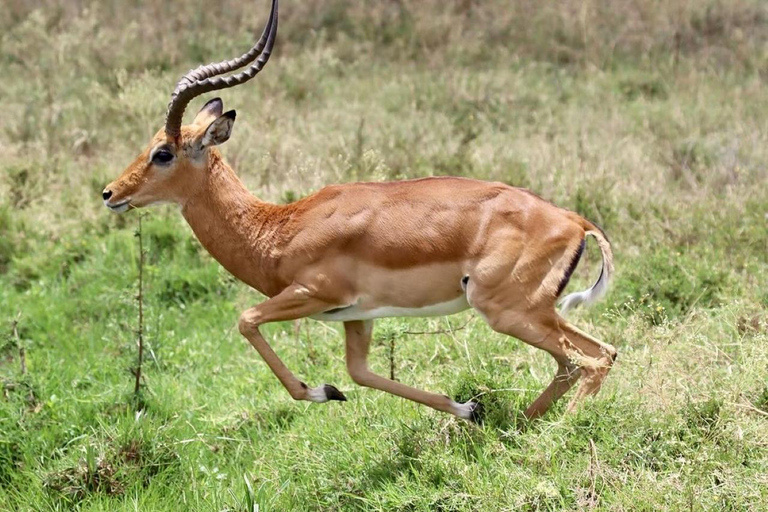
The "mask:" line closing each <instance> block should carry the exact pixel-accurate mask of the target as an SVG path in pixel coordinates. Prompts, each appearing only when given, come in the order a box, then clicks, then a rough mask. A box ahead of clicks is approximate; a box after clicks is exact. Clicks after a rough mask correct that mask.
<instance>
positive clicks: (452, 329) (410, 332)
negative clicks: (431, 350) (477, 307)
mask: <svg viewBox="0 0 768 512" xmlns="http://www.w3.org/2000/svg"><path fill="white" fill-rule="evenodd" d="M474 319H475V317H472V318H470V319H469V320H467V321H466V323H464V324H463V325H461V326H459V327H449V328H448V329H439V330H437V331H403V334H451V333H453V332H456V331H461V330H463V329H466V328H467V326H469V324H470V323H471V322H472V320H474Z"/></svg>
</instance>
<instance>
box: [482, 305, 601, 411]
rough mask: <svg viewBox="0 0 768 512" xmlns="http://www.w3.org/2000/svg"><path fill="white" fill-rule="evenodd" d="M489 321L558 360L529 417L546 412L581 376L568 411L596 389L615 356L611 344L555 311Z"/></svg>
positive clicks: (502, 330) (494, 326)
mask: <svg viewBox="0 0 768 512" xmlns="http://www.w3.org/2000/svg"><path fill="white" fill-rule="evenodd" d="M490 320H491V326H492V327H493V329H494V330H496V331H498V332H501V333H504V334H509V335H511V336H514V337H516V338H518V339H520V340H522V341H524V342H526V343H528V344H529V345H532V346H534V347H537V348H540V349H542V350H546V351H547V352H549V353H550V354H551V355H552V357H554V358H555V360H556V361H557V373H555V377H554V379H553V380H552V382H551V383H550V384H549V386H548V387H547V388H546V389H545V390H544V392H543V393H542V394H541V395H540V396H539V397H538V398H537V399H536V400H535V401H534V402H533V403H532V404H531V405H530V406H529V407H528V409H526V411H525V415H526V417H528V418H537V417H539V416H541V415H543V414H544V413H545V412H547V410H548V409H549V408H550V406H551V405H552V404H553V403H554V402H555V401H557V400H558V399H559V398H560V397H561V396H563V395H564V394H565V393H566V392H567V391H568V390H569V389H570V388H571V387H572V386H573V385H574V384H575V383H576V381H578V380H579V377H582V381H581V384H580V385H579V389H578V390H577V392H576V394H575V395H574V397H573V399H572V400H571V402H570V403H569V404H568V411H572V410H573V409H574V408H575V406H576V405H577V403H578V402H579V401H581V400H582V399H583V398H584V397H585V396H587V395H591V394H595V393H597V391H599V389H600V386H601V384H602V382H603V380H604V379H605V377H606V376H607V375H608V371H610V369H611V364H612V363H613V359H614V358H615V354H616V350H615V349H614V348H613V347H611V346H610V345H607V344H604V343H602V342H599V341H597V340H594V339H593V338H590V337H588V336H587V335H585V334H583V333H582V332H581V331H579V330H578V329H576V328H575V327H573V326H571V325H570V324H568V323H567V322H565V321H564V320H561V319H559V318H557V317H556V316H555V315H554V313H553V314H552V315H551V316H549V317H545V318H538V319H536V318H534V317H533V315H531V316H529V317H528V318H525V319H522V318H521V317H520V315H515V314H509V315H502V318H501V319H499V318H492V319H490Z"/></svg>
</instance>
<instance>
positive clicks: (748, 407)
mask: <svg viewBox="0 0 768 512" xmlns="http://www.w3.org/2000/svg"><path fill="white" fill-rule="evenodd" d="M731 405H735V406H736V407H738V408H740V409H746V410H748V411H752V412H755V413H757V414H759V415H761V416H766V417H768V412H765V411H763V410H762V409H758V408H757V407H755V406H754V405H752V404H744V403H736V402H732V403H731Z"/></svg>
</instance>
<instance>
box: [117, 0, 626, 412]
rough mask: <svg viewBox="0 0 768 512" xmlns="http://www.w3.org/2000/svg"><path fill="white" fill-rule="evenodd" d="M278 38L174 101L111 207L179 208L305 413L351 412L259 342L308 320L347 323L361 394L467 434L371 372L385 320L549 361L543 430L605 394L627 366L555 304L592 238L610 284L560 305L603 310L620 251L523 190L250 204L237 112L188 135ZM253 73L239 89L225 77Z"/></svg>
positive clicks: (537, 404)
mask: <svg viewBox="0 0 768 512" xmlns="http://www.w3.org/2000/svg"><path fill="white" fill-rule="evenodd" d="M276 33H277V0H273V1H272V8H271V12H270V15H269V20H268V21H267V24H266V28H265V29H264V32H263V34H262V35H261V38H260V39H259V41H258V42H257V43H256V45H255V46H253V47H252V48H251V49H250V50H249V51H248V52H247V53H245V54H244V55H243V56H241V57H240V58H238V59H234V60H230V61H224V62H220V63H216V64H209V65H206V66H200V67H198V68H197V69H194V70H192V71H190V72H189V73H187V74H186V75H184V76H183V77H182V78H181V80H180V81H179V83H178V84H177V86H176V89H175V90H174V92H173V94H172V96H171V101H170V104H169V105H168V111H167V113H166V119H165V127H164V128H163V129H161V130H160V131H159V132H158V133H157V134H156V135H155V136H154V137H153V138H152V141H151V142H150V143H149V145H148V146H147V148H146V149H145V150H144V152H143V153H141V154H140V155H139V156H138V158H136V160H135V161H134V162H133V163H132V164H130V165H129V166H128V168H127V169H125V171H123V173H122V175H121V176H120V177H119V178H118V179H117V180H115V181H114V182H112V183H110V184H109V185H108V186H107V187H106V188H105V189H104V192H103V199H104V204H105V206H106V207H107V208H109V209H110V210H112V211H113V212H118V213H121V212H125V211H126V210H128V209H130V208H141V207H143V206H147V205H150V204H154V203H161V202H172V203H176V204H178V205H179V206H180V207H181V212H182V214H183V215H184V218H185V219H186V220H187V222H188V223H189V225H190V226H191V227H192V230H193V231H194V233H195V235H196V236H197V238H198V239H199V240H200V242H201V243H202V245H203V246H204V247H205V248H206V249H207V250H208V252H209V253H210V254H211V255H212V256H213V257H214V258H216V259H217V260H218V261H219V262H220V263H221V264H222V265H223V266H224V268H226V269H227V270H228V271H229V272H231V273H232V274H233V275H234V276H235V277H237V278H238V279H240V280H241V281H243V282H244V283H246V284H247V285H249V286H251V287H253V288H255V289H256V290H258V291H259V292H261V293H263V294H264V295H266V296H268V297H269V299H267V300H265V301H264V302H262V303H261V304H258V305H256V306H254V307H252V308H249V309H247V310H245V311H244V312H243V313H242V315H241V316H240V321H239V328H240V332H241V333H242V334H243V336H245V337H246V338H247V339H248V341H249V342H250V343H251V345H253V347H254V348H255V349H256V350H257V351H258V353H259V354H260V356H261V357H262V358H263V359H264V361H265V362H266V363H267V365H269V367H270V369H271V370H272V372H274V374H275V376H276V377H277V378H278V379H279V380H280V382H281V383H282V384H283V386H285V388H286V389H287V390H288V392H289V393H290V395H291V396H292V397H293V398H294V399H296V400H309V401H312V402H326V401H328V400H346V398H345V397H344V395H343V394H342V393H341V392H340V391H339V390H338V389H337V388H336V387H334V386H331V385H328V384H325V385H321V386H317V387H311V386H308V385H307V384H305V383H304V382H302V381H301V380H299V379H298V378H297V377H296V376H295V375H294V374H293V373H292V372H291V371H290V370H289V369H288V368H287V367H286V366H285V364H283V362H282V361H281V360H280V358H279V357H278V356H277V354H275V352H274V351H273V350H272V348H271V347H270V346H269V344H268V343H267V341H266V340H265V339H264V337H263V336H262V334H261V333H260V332H259V327H260V326H261V325H263V324H266V323H268V322H279V321H285V320H294V319H299V318H305V317H309V318H314V319H318V320H326V321H330V320H334V321H340V322H343V323H344V332H345V336H346V363H347V370H348V371H349V375H350V376H351V377H352V380H354V381H355V382H356V383H357V384H360V385H362V386H369V387H372V388H376V389H379V390H382V391H386V392H388V393H392V394H395V395H398V396H400V397H403V398H407V399H409V400H413V401H415V402H419V403H421V404H424V405H428V406H430V407H432V408H434V409H437V410H439V411H445V412H449V413H451V414H454V415H456V416H459V417H461V418H467V419H471V418H475V416H476V414H477V412H478V411H477V408H478V405H477V403H476V402H474V401H468V402H466V403H457V402H455V401H454V400H452V399H450V398H449V397H447V396H445V395H440V394H434V393H429V392H426V391H421V390H419V389H415V388H412V387H409V386H407V385H405V384H402V383H400V382H395V381H392V380H389V379H386V378H384V377H382V376H380V375H376V374H374V373H372V372H371V371H370V370H369V369H368V365H367V362H366V360H367V357H368V351H369V347H370V342H371V331H372V328H373V321H374V320H375V319H376V318H384V317H395V316H412V317H425V316H436V315H449V314H452V313H457V312H459V311H462V310H465V309H467V308H470V307H471V308H474V309H475V310H476V311H477V312H478V313H479V314H480V316H481V317H482V318H483V319H485V320H486V321H487V322H488V324H489V325H490V326H491V327H492V328H493V329H494V330H495V331H497V332H500V333H503V334H507V335H510V336H514V337H516V338H519V339H521V340H522V341H524V342H526V343H529V344H531V345H533V346H535V347H538V348H541V349H543V350H545V351H547V352H549V353H550V354H551V355H552V356H553V357H554V358H555V360H556V361H557V372H556V373H555V376H554V379H553V380H552V383H551V384H550V385H549V386H548V387H547V388H546V390H544V392H543V393H542V394H541V396H539V397H538V398H537V399H536V400H535V401H534V402H533V404H532V405H531V406H530V407H528V409H527V410H526V411H525V414H526V415H527V416H528V417H529V418H534V417H538V416H540V415H542V414H544V413H545V412H546V411H547V409H548V408H549V407H550V405H551V404H552V403H553V402H554V401H555V400H557V399H558V398H560V397H561V396H562V395H563V394H564V393H565V392H566V391H568V389H569V388H570V387H571V386H573V384H574V383H575V382H576V381H577V380H578V379H579V378H580V377H581V378H582V380H581V383H580V385H579V388H578V390H577V392H576V394H575V396H574V397H573V399H572V400H571V402H570V404H569V409H571V408H573V407H574V406H575V404H577V402H579V401H580V400H581V399H582V398H584V397H585V396H587V395H591V394H594V393H596V392H597V391H598V390H599V389H600V386H601V384H602V382H603V380H604V379H605V377H606V375H607V374H608V372H609V370H610V368H611V365H612V363H613V361H614V359H615V358H616V350H615V349H614V348H613V347H612V346H611V345H608V344H606V343H602V342H600V341H598V340H596V339H595V338H593V337H591V336H589V335H588V334H585V333H584V332H582V331H580V330H578V329H577V328H575V327H573V326H572V325H571V324H569V323H568V322H566V321H565V320H564V319H562V318H561V317H560V316H558V314H557V313H556V311H555V303H556V301H557V299H558V297H559V295H560V294H561V292H562V291H563V288H564V287H565V285H566V283H567V282H568V279H569V277H570V275H571V273H572V272H573V270H574V268H575V267H576V265H577V263H578V261H579V258H580V256H581V254H582V252H583V251H584V247H585V245H586V236H587V235H591V236H593V237H594V238H595V239H596V240H597V243H598V244H599V246H600V250H601V252H602V258H603V263H602V271H601V273H600V277H599V279H598V280H597V282H596V283H595V284H594V285H593V286H592V287H591V288H589V289H588V290H586V291H583V292H579V293H574V294H571V295H568V296H567V297H565V298H564V299H563V300H562V309H564V310H567V309H569V308H571V307H573V306H576V305H578V304H581V303H586V304H588V303H591V302H594V301H595V300H596V299H598V298H599V297H600V296H602V295H603V294H604V293H605V291H606V289H607V286H608V281H609V279H610V277H611V273H612V271H613V263H612V255H611V246H610V244H609V242H608V240H607V239H606V237H605V235H604V234H603V233H602V232H601V230H600V229H599V228H597V227H596V226H595V225H594V224H592V223H591V222H589V221H588V220H586V219H584V218H583V217H581V216H579V215H577V214H576V213H573V212H570V211H567V210H563V209H561V208H558V207H556V206H554V205H552V204H550V203H548V202H546V201H544V200H542V199H540V198H539V197H537V196H536V195H534V194H532V193H531V192H528V191H526V190H523V189H519V188H515V187H511V186H508V185H505V184H502V183H489V182H484V181H478V180H471V179H464V178H452V177H444V178H438V177H434V178H425V179H416V180H407V181H399V182H391V183H349V184H343V185H331V186H328V187H326V188H323V189H322V190H320V191H319V192H317V193H315V194H313V195H311V196H309V197H306V198H304V199H301V200H299V201H297V202H295V203H292V204H287V205H276V204H270V203H267V202H264V201H261V200H259V199H257V198H256V197H254V196H252V195H251V194H250V193H249V192H248V190H246V188H245V186H244V185H243V183H242V182H241V181H240V180H239V179H238V177H237V175H236V174H235V173H234V172H233V171H232V169H231V168H230V167H229V165H227V163H226V162H225V161H224V159H223V157H222V156H221V153H220V152H219V150H218V149H217V148H216V146H218V145H219V144H222V143H223V142H226V141H227V139H229V136H230V133H231V132H232V127H233V125H234V122H235V111H234V110H230V111H228V112H224V109H223V104H222V101H221V100H220V99H219V98H216V99H212V100H210V101H208V102H207V103H206V104H205V105H204V106H203V107H202V109H201V110H200V111H199V112H198V114H197V116H196V117H195V119H194V121H192V124H190V125H185V126H182V117H183V114H184V110H185V107H186V106H187V104H188V103H189V102H190V100H192V99H193V98H195V97H197V96H199V95H201V94H203V93H207V92H210V91H213V90H217V89H225V88H228V87H233V86H236V85H239V84H242V83H244V82H246V81H248V80H250V79H251V78H253V77H254V76H255V75H256V74H257V73H258V72H259V71H261V69H262V68H263V66H264V65H265V64H266V63H267V60H268V59H269V56H270V53H271V52H272V47H273V45H274V42H275V35H276ZM244 66H247V67H246V69H245V70H243V71H241V72H239V73H237V74H232V75H229V76H226V77H225V76H222V75H224V74H227V73H230V72H233V71H236V70H238V69H241V68H243V67H244Z"/></svg>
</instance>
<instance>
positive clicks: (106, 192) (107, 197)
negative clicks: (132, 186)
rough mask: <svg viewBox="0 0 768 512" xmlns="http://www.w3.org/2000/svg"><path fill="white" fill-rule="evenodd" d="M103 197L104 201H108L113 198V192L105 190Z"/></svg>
mask: <svg viewBox="0 0 768 512" xmlns="http://www.w3.org/2000/svg"><path fill="white" fill-rule="evenodd" d="M101 197H103V198H104V200H105V201H106V200H107V199H109V198H110V197H112V191H111V190H105V191H104V192H102V193H101Z"/></svg>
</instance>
